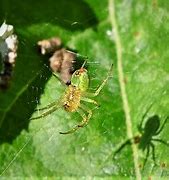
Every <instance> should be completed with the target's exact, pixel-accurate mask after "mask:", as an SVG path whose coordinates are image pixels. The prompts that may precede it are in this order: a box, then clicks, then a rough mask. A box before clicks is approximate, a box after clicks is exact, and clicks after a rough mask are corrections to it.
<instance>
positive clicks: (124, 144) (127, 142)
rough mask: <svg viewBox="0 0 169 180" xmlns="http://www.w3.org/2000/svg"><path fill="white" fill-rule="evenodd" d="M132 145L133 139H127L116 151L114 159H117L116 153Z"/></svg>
mask: <svg viewBox="0 0 169 180" xmlns="http://www.w3.org/2000/svg"><path fill="white" fill-rule="evenodd" d="M126 145H131V140H130V139H127V140H126V141H125V142H124V143H123V144H121V146H120V147H119V148H118V149H117V150H116V151H115V152H114V155H113V159H115V157H116V155H117V154H118V153H119V152H120V151H121V150H122V149H123V148H124V147H125V146H126Z"/></svg>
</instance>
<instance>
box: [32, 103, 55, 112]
mask: <svg viewBox="0 0 169 180" xmlns="http://www.w3.org/2000/svg"><path fill="white" fill-rule="evenodd" d="M56 104H57V102H56V101H54V102H52V103H50V104H48V105H47V106H45V107H42V108H39V109H35V111H43V110H45V109H50V108H52V107H53V106H55V105H56Z"/></svg>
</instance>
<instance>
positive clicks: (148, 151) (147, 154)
mask: <svg viewBox="0 0 169 180" xmlns="http://www.w3.org/2000/svg"><path fill="white" fill-rule="evenodd" d="M149 154H150V145H148V146H147V153H146V158H145V160H144V163H143V169H144V166H145V165H146V162H147V159H148V156H149Z"/></svg>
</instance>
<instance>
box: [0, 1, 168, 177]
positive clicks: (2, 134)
mask: <svg viewBox="0 0 169 180" xmlns="http://www.w3.org/2000/svg"><path fill="white" fill-rule="evenodd" d="M168 7H169V3H168V2H167V1H163V0H159V1H156V0H153V1H152V2H150V1H146V0H143V1H127V0H125V1H118V2H116V3H115V8H116V22H117V25H118V30H119V35H120V39H121V45H122V49H123V53H122V63H123V70H124V72H123V73H124V75H125V88H126V93H127V99H128V102H129V107H130V116H131V123H132V129H131V131H132V133H133V135H134V136H135V135H137V134H138V128H137V125H138V124H139V123H140V121H141V119H142V116H143V115H144V113H145V112H146V111H147V109H148V108H149V107H150V105H151V104H153V105H152V108H151V109H150V110H149V112H148V113H147V116H146V117H145V121H144V124H145V122H146V120H147V119H148V118H149V117H151V116H153V115H158V116H159V117H160V125H162V122H163V121H164V119H165V118H166V117H167V116H168V109H167V107H168V104H169V101H168V92H169V85H168V81H169V62H168V61H167V57H168V56H169V50H168V42H169V37H168V27H169V18H168V17H169V14H168V12H169V11H168V10H169V9H168ZM0 17H1V19H0V20H1V21H0V22H1V23H2V22H3V20H6V23H7V24H12V25H13V26H14V28H15V33H16V34H17V36H18V39H19V49H18V57H17V62H16V67H15V69H14V74H13V77H12V81H11V86H10V88H9V89H8V90H7V91H1V92H0V140H1V141H0V142H1V143H0V162H1V166H0V174H1V176H3V177H5V178H7V177H11V178H12V177H14V176H15V177H33V178H35V177H51V176H53V177H56V176H57V177H63V176H65V177H68V176H69V177H70V176H74V177H75V176H76V177H82V176H86V177H87V176H92V177H93V176H101V177H103V178H106V177H110V176H115V177H117V178H119V179H120V178H121V177H130V178H131V177H133V176H135V169H134V165H133V163H134V158H135V157H134V158H133V155H132V148H131V146H130V145H128V146H126V147H125V148H124V149H123V150H122V151H121V152H119V153H118V154H117V157H116V159H115V160H114V159H113V158H112V157H113V154H114V152H115V151H116V150H117V149H118V147H119V146H120V145H121V144H122V143H123V142H124V141H125V139H128V137H127V135H126V134H127V133H126V129H127V128H128V127H126V121H125V119H126V117H125V113H124V110H123V97H122V94H121V91H120V85H119V75H118V70H117V65H116V64H117V58H116V51H117V50H118V49H116V46H115V38H116V37H115V36H114V33H112V31H111V30H112V28H114V27H112V25H111V23H110V21H109V18H110V15H109V12H108V3H107V2H106V1H104V2H102V3H100V1H99V0H96V1H89V0H86V1H78V0H72V1H70V2H68V1H66V0H64V1H61V2H55V1H52V0H50V1H40V2H36V1H29V2H21V1H12V0H10V1H5V0H2V1H1V3H0ZM53 36H59V37H60V38H61V39H62V40H63V42H64V44H65V46H66V47H69V48H71V49H75V50H77V51H78V52H79V53H80V54H82V55H85V56H88V57H89V62H88V72H89V76H90V79H91V83H90V91H94V89H95V88H96V87H97V86H98V85H99V84H100V83H101V82H102V80H103V79H104V78H105V77H106V75H107V72H108V70H109V68H110V66H111V64H112V63H113V64H114V69H113V77H112V78H110V79H109V81H108V83H107V84H106V86H105V87H104V88H103V89H102V91H101V93H100V95H99V96H98V97H96V98H95V99H96V100H97V102H98V103H99V104H100V107H99V108H96V107H95V106H94V105H88V104H86V105H87V106H88V107H89V108H90V109H92V111H93V115H92V117H91V119H90V122H89V124H88V125H87V126H86V127H84V128H81V129H80V130H78V131H77V132H75V133H74V134H70V135H61V134H59V132H60V131H63V132H64V131H66V130H69V129H70V128H72V127H73V126H74V125H76V124H78V123H79V122H80V121H81V117H80V116H79V115H78V113H68V112H65V111H64V109H58V110H57V111H55V112H54V113H52V114H50V115H49V116H47V117H45V118H43V119H39V120H34V121H33V120H32V121H30V118H31V117H35V116H37V114H40V112H37V111H35V109H37V108H41V107H44V106H46V105H47V104H49V103H50V102H53V101H56V103H57V101H58V100H59V98H60V97H61V96H62V95H63V92H64V89H65V87H64V86H62V84H61V83H60V82H59V81H58V80H57V79H56V78H55V77H53V76H51V71H50V70H49V68H48V67H47V66H48V57H43V56H42V55H40V53H39V51H38V49H37V45H36V44H37V41H39V40H42V39H47V38H49V37H53ZM168 129H169V126H168V123H166V124H165V126H164V128H163V131H162V132H161V133H160V134H159V135H158V136H155V137H154V138H158V139H163V140H165V141H167V140H168V133H167V130H168ZM150 133H151V132H150ZM154 145H155V154H156V161H157V164H158V165H157V166H154V162H153V160H152V152H151V151H150V155H149V157H148V160H147V163H146V165H145V167H144V169H142V168H141V167H142V164H143V162H144V159H145V157H146V151H145V152H143V151H141V150H138V151H137V153H138V154H137V155H138V157H139V165H140V169H139V170H140V172H141V175H142V176H145V177H150V176H154V177H158V178H159V177H167V176H168V170H167V164H168V163H169V158H168V157H169V151H168V147H167V146H165V145H163V144H161V143H158V142H154ZM136 147H138V146H136ZM137 178H138V177H137Z"/></svg>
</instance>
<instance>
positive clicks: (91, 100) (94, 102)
mask: <svg viewBox="0 0 169 180" xmlns="http://www.w3.org/2000/svg"><path fill="white" fill-rule="evenodd" d="M80 100H81V101H85V102H88V103H92V104H95V105H96V106H99V104H98V103H97V102H96V101H95V100H93V99H90V98H87V97H83V96H82V97H81V99H80Z"/></svg>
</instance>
